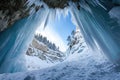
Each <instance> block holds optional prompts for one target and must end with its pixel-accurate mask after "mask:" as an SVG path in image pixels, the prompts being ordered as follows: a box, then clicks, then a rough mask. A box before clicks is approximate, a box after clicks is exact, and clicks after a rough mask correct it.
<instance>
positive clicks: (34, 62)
mask: <svg viewBox="0 0 120 80" xmlns="http://www.w3.org/2000/svg"><path fill="white" fill-rule="evenodd" d="M80 43H81V45H79V47H80V48H81V47H83V48H81V49H79V52H82V50H83V49H84V47H85V46H83V45H82V43H85V42H84V40H83V37H82V35H80V30H79V27H76V26H75V25H74V24H73V23H72V20H71V15H70V13H69V12H68V13H67V14H66V15H64V14H59V15H58V16H57V17H56V18H55V19H54V20H51V19H50V21H48V22H47V24H46V26H44V23H42V24H41V25H39V27H38V28H37V30H36V31H35V33H34V38H33V40H32V43H30V45H29V48H28V50H27V52H26V54H25V59H26V63H25V64H26V67H27V69H28V70H41V69H44V68H48V67H51V66H55V65H56V64H60V63H61V62H63V61H65V60H66V59H67V58H68V56H69V55H71V54H73V53H74V52H73V51H71V49H72V47H73V46H74V45H75V44H80ZM76 49H77V48H76Z"/></svg>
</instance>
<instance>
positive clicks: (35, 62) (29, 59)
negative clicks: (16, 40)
mask: <svg viewBox="0 0 120 80" xmlns="http://www.w3.org/2000/svg"><path fill="white" fill-rule="evenodd" d="M25 58H26V67H27V69H28V70H38V69H44V68H48V67H51V66H53V65H55V64H53V63H47V62H46V61H45V60H41V59H40V58H38V57H36V56H28V55H25Z"/></svg>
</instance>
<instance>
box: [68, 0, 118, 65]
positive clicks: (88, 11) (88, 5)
mask: <svg viewBox="0 0 120 80" xmlns="http://www.w3.org/2000/svg"><path fill="white" fill-rule="evenodd" d="M90 1H91V2H90ZM90 1H86V2H85V1H84V0H81V1H80V3H79V4H77V6H79V5H80V7H81V8H80V10H79V9H78V8H77V7H76V4H74V3H70V5H71V14H72V16H73V20H74V22H75V24H76V25H78V26H79V27H80V30H81V33H82V34H83V36H84V38H85V40H86V43H87V44H88V46H89V47H90V48H92V49H93V50H95V51H102V52H103V53H104V54H105V55H107V57H108V58H109V59H110V60H111V61H113V62H114V63H117V64H120V43H119V36H120V35H119V33H120V26H119V25H118V24H117V23H116V22H115V21H114V20H112V19H110V17H109V15H108V12H107V10H106V8H105V7H104V6H103V5H102V4H100V3H99V0H90ZM96 54H97V53H96Z"/></svg>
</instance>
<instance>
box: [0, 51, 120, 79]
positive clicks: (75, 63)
mask: <svg viewBox="0 0 120 80" xmlns="http://www.w3.org/2000/svg"><path fill="white" fill-rule="evenodd" d="M119 71H120V70H119V69H118V68H117V67H115V66H114V65H113V64H112V63H111V62H110V61H108V59H106V58H105V56H104V55H101V54H100V53H95V52H92V51H90V50H88V49H87V50H85V51H83V52H82V53H76V54H72V55H71V56H69V58H68V59H66V61H64V62H62V63H60V64H58V65H55V66H52V67H48V68H45V69H41V70H36V71H28V72H19V73H12V74H1V75H0V80H120V72H119Z"/></svg>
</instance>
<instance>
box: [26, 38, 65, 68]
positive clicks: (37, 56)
mask: <svg viewBox="0 0 120 80" xmlns="http://www.w3.org/2000/svg"><path fill="white" fill-rule="evenodd" d="M26 54H27V55H25V57H26V66H27V68H28V70H38V69H43V68H46V67H49V66H53V65H55V64H57V63H60V62H62V61H63V60H64V59H65V54H64V53H62V52H61V51H58V50H56V51H55V50H52V49H50V48H49V47H48V46H47V45H45V44H44V43H43V42H39V41H38V40H37V39H35V38H34V39H33V41H32V43H31V45H30V46H29V48H28V50H27V52H26Z"/></svg>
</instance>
